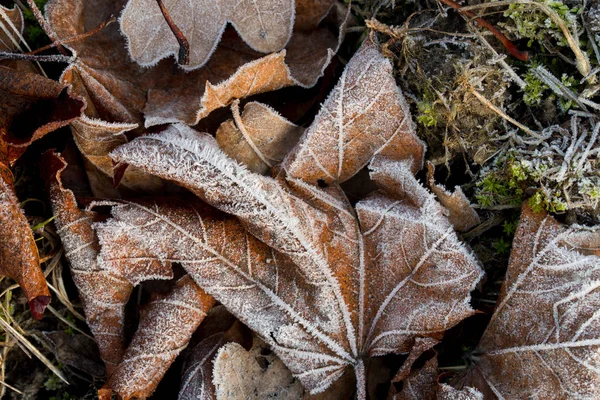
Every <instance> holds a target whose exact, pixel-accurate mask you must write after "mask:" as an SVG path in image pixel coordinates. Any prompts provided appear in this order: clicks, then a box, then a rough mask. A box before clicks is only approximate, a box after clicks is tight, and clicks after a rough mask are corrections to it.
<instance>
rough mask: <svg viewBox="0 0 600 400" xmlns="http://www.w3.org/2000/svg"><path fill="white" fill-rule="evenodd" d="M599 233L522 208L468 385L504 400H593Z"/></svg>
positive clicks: (597, 384)
mask: <svg viewBox="0 0 600 400" xmlns="http://www.w3.org/2000/svg"><path fill="white" fill-rule="evenodd" d="M599 250H600V232H599V230H598V228H597V227H595V228H587V227H582V226H577V225H575V226H571V227H567V226H565V225H562V224H561V223H559V222H558V221H556V220H555V219H554V218H552V217H551V216H550V215H548V214H547V213H545V212H544V213H534V212H533V210H532V209H531V208H529V206H527V205H525V206H524V207H523V210H522V215H521V221H520V223H519V227H518V228H517V232H516V234H515V239H514V241H513V249H512V252H511V258H510V262H509V266H508V270H507V272H506V278H505V281H504V283H503V285H502V289H501V292H500V297H499V298H498V303H497V306H496V310H495V311H494V315H493V316H492V319H491V321H490V323H489V325H488V327H487V329H486V331H485V332H484V334H483V337H482V339H481V341H480V343H479V345H478V346H477V348H476V349H475V351H474V354H473V357H472V358H473V361H474V363H475V365H474V367H473V368H472V369H471V370H470V377H469V379H470V380H471V381H469V382H467V383H468V384H469V385H473V386H475V387H477V388H478V389H479V390H480V391H481V392H483V393H489V392H493V393H494V394H495V395H496V396H497V397H501V398H505V399H522V398H532V397H537V398H544V399H564V398H598V396H600V374H599V373H598V370H599V368H598V362H599V361H598V349H599V346H600V338H599V337H600V319H599V318H598V316H599V315H600V313H599V312H598V309H599V307H600V291H599V290H598V287H599V283H598V282H600V279H599V278H600V275H599V274H600V258H599V257H600V252H599Z"/></svg>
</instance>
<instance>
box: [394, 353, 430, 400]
mask: <svg viewBox="0 0 600 400" xmlns="http://www.w3.org/2000/svg"><path fill="white" fill-rule="evenodd" d="M437 378H438V362H437V357H433V358H432V359H430V360H427V362H426V363H425V365H424V366H423V367H422V368H419V369H418V370H416V371H414V372H412V373H411V374H410V375H409V376H407V377H406V378H405V379H404V380H403V381H402V390H401V391H400V393H397V394H395V395H394V396H393V397H392V399H393V400H422V399H435V398H436V389H437Z"/></svg>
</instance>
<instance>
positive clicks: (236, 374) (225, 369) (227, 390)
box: [213, 339, 304, 400]
mask: <svg viewBox="0 0 600 400" xmlns="http://www.w3.org/2000/svg"><path fill="white" fill-rule="evenodd" d="M265 352H267V354H266V355H265ZM213 382H214V385H215V389H216V390H215V393H216V398H217V399H219V400H238V399H246V400H252V399H256V400H259V399H283V400H296V399H301V398H302V396H303V394H304V388H303V387H302V385H301V384H300V382H299V381H298V380H297V379H295V378H294V377H293V376H292V373H291V372H290V370H289V369H287V368H286V366H285V365H284V364H283V363H282V362H281V360H280V359H279V358H277V356H275V355H274V354H272V353H271V354H268V349H267V346H266V344H265V343H263V342H262V341H261V340H260V339H256V340H255V343H254V345H253V346H252V349H250V350H249V351H246V349H244V348H243V347H242V346H241V345H240V344H238V343H227V344H226V345H224V346H223V347H221V348H220V349H219V351H218V353H217V355H216V357H215V359H214V368H213Z"/></svg>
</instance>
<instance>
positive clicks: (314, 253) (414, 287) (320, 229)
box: [103, 125, 481, 394]
mask: <svg viewBox="0 0 600 400" xmlns="http://www.w3.org/2000/svg"><path fill="white" fill-rule="evenodd" d="M111 157H113V158H114V159H115V161H117V162H123V163H127V164H131V165H133V166H137V167H139V168H143V169H144V170H145V171H147V172H150V173H152V174H156V175H157V176H159V177H161V178H163V179H168V180H171V181H174V182H177V183H179V184H180V185H182V186H185V187H186V188H188V189H190V190H191V191H192V192H193V193H195V194H196V195H198V196H199V197H201V198H202V199H203V200H205V201H206V202H208V203H210V204H211V205H213V206H215V207H217V208H219V209H220V210H222V211H225V212H227V213H230V214H234V215H236V216H237V217H238V218H239V220H240V222H241V223H242V224H243V226H244V227H246V228H247V229H248V230H249V231H250V232H251V233H252V234H253V235H254V236H255V237H257V238H258V239H260V240H261V241H262V242H258V241H255V240H253V237H252V236H250V235H248V234H246V233H245V232H244V231H243V229H242V227H241V226H239V227H238V228H234V226H235V225H232V224H233V222H227V224H228V228H227V229H226V231H227V232H229V235H228V236H227V239H225V238H224V237H223V236H219V235H218V234H216V233H212V230H214V229H215V228H212V225H213V224H214V223H210V224H209V222H210V220H208V222H207V219H206V218H204V217H203V214H202V213H201V212H195V213H193V214H191V216H189V217H185V215H186V214H190V212H189V211H188V212H184V211H183V210H180V211H178V212H177V213H175V212H170V211H169V213H168V218H167V217H165V216H162V217H159V215H165V213H166V211H160V210H155V211H153V212H151V213H150V212H148V211H145V214H146V215H145V217H144V218H141V217H142V215H143V213H142V211H143V210H136V211H129V212H131V213H134V214H133V215H136V214H137V215H140V217H139V218H133V217H126V214H125V213H124V212H125V208H124V207H121V208H118V209H116V211H114V209H113V215H115V216H116V217H118V218H119V219H120V220H121V221H122V222H121V223H120V224H121V225H119V226H121V230H122V231H123V232H124V233H125V234H127V235H129V236H130V237H132V239H131V240H134V241H136V242H140V243H145V245H146V247H147V251H148V252H149V253H151V254H154V255H155V258H156V259H159V260H168V259H173V258H174V259H177V260H179V262H180V263H181V264H182V265H183V267H184V268H185V269H186V270H187V271H188V272H189V273H190V275H191V276H192V277H193V278H194V280H195V281H196V282H197V283H198V284H199V285H200V286H201V287H202V288H204V289H205V290H206V291H207V292H208V293H210V294H211V295H213V296H215V298H217V300H219V301H220V302H221V303H223V304H224V305H225V306H226V307H227V308H228V309H229V310H230V311H231V312H232V313H233V314H234V315H236V316H237V317H238V318H240V320H242V321H243V322H244V323H245V324H246V325H248V326H249V327H250V328H251V329H252V330H254V331H255V332H257V333H259V334H260V336H261V337H262V338H263V339H264V340H265V341H266V342H267V343H268V344H269V345H270V346H271V347H272V348H273V349H274V351H275V352H276V353H277V355H278V356H279V357H280V358H281V359H282V361H283V362H284V363H285V364H286V365H287V366H288V368H290V370H291V371H292V372H293V373H294V375H295V376H296V377H297V378H299V379H300V381H301V382H302V383H303V385H304V386H305V387H306V388H307V389H309V390H311V391H312V392H313V393H318V392H320V391H323V390H324V389H326V388H327V387H328V386H329V385H330V384H331V383H332V382H333V381H335V380H337V379H338V378H339V377H340V376H341V375H342V374H343V373H344V371H345V369H346V367H348V366H354V368H355V370H356V374H357V377H358V379H359V394H360V393H362V392H361V391H362V389H363V388H364V386H363V385H364V375H363V374H364V370H363V361H362V360H363V358H364V357H368V356H372V355H381V354H387V353H391V352H406V351H408V350H409V349H410V347H411V346H412V344H413V342H414V339H415V337H417V336H429V337H434V338H439V337H440V336H441V334H442V333H443V332H444V331H445V330H446V329H448V328H450V327H451V326H453V325H455V324H456V323H457V322H459V321H460V320H461V319H462V318H465V317H466V316H468V315H471V314H472V312H473V310H472V309H471V308H470V307H469V292H470V290H471V289H472V288H473V286H474V285H475V284H476V282H477V281H478V280H479V278H480V276H481V270H480V268H479V266H478V265H477V263H476V262H475V260H474V259H473V257H472V256H471V255H470V253H469V252H468V250H467V249H466V248H465V247H464V246H463V245H461V244H460V242H459V241H458V239H457V237H456V235H455V234H454V230H453V228H452V226H451V225H450V223H449V222H448V221H447V220H445V219H444V217H443V215H442V214H441V210H442V207H441V206H439V205H437V203H435V199H434V198H433V196H432V195H431V194H430V193H429V192H427V190H426V189H424V188H421V190H422V191H423V192H424V196H425V198H424V200H423V205H415V204H413V203H409V202H408V201H406V202H403V201H402V200H400V199H394V198H390V197H385V196H383V195H382V194H378V195H376V197H373V198H371V199H369V200H368V201H365V202H361V203H359V204H358V205H357V209H358V213H359V216H360V225H359V222H358V220H357V218H356V216H355V213H354V211H353V210H352V208H351V207H350V205H349V203H348V201H347V199H346V198H345V196H344V195H343V193H342V192H341V190H340V189H339V188H338V187H337V186H335V185H333V186H330V187H328V188H324V189H321V188H318V187H316V186H312V185H309V184H307V183H305V182H303V181H301V180H297V179H289V180H288V181H286V180H285V179H284V177H283V176H280V177H279V178H278V179H277V180H276V179H273V178H270V177H265V176H261V175H258V174H254V173H251V172H249V171H248V170H247V169H245V168H244V167H242V166H240V165H239V164H238V163H236V162H235V161H234V160H232V159H230V158H228V157H227V156H226V155H225V154H224V153H223V152H222V151H221V150H220V149H219V147H218V145H217V143H216V141H215V139H214V138H212V137H211V136H209V135H207V134H199V133H197V132H195V131H193V130H191V129H190V128H188V127H186V126H183V125H176V126H171V127H169V128H168V129H166V130H165V131H164V132H162V133H161V134H158V135H151V136H145V137H142V138H138V139H136V140H134V141H133V142H131V143H129V144H126V145H124V146H121V147H119V148H118V149H116V150H115V151H113V153H111ZM390 165H392V166H395V167H393V168H396V169H397V170H398V171H399V175H400V176H402V177H404V178H405V179H406V180H410V179H412V181H410V183H411V184H412V185H413V186H415V187H418V186H419V184H418V182H417V181H416V179H415V178H414V176H413V175H412V173H411V170H410V167H409V165H410V162H405V163H401V162H398V163H397V164H390ZM120 213H123V215H120ZM194 215H195V216H196V218H197V219H198V220H199V219H200V217H202V223H199V222H194V217H193V216H194ZM161 219H162V222H161V221H160V220H161ZM175 221H183V223H185V227H184V226H182V225H181V224H182V222H177V224H176V225H174V223H175ZM115 224H116V222H115ZM405 224H406V226H404V225H405ZM146 226H148V228H146ZM161 226H162V227H161ZM198 226H202V228H199V227H198ZM220 226H221V225H219V227H220ZM168 227H170V228H168ZM361 228H362V230H361ZM201 229H202V230H201ZM220 229H225V225H224V224H223V227H222V228H220ZM234 229H237V230H239V233H238V234H237V235H239V236H240V239H236V237H235V236H233V235H234V232H236V230H234ZM380 236H384V238H380ZM213 237H223V240H222V241H223V242H225V241H226V242H228V243H229V245H228V246H229V247H228V249H237V250H236V251H237V253H231V254H232V256H233V255H235V258H234V259H233V260H234V261H235V262H227V263H226V262H225V260H222V258H221V257H218V258H217V257H216V255H210V254H211V253H210V251H212V254H214V253H215V251H214V250H211V248H214V247H215V244H212V243H216V244H218V245H219V246H222V242H214V241H215V239H214V238H213ZM398 237H401V238H404V240H405V242H404V243H406V247H405V246H404V245H403V244H402V243H403V242H402V241H395V240H394V238H398ZM379 241H381V243H386V244H387V246H384V245H383V244H382V245H381V246H379V245H378V242H379ZM392 242H393V243H392ZM192 243H196V245H195V246H192ZM205 243H207V244H208V246H207V245H206V244H205ZM236 243H240V244H236ZM263 243H264V244H263ZM266 245H268V246H270V247H271V248H272V249H274V250H275V251H272V250H270V249H269V247H267V246H266ZM105 246H111V244H110V242H108V241H107V242H106V244H105ZM261 246H262V247H261ZM192 249H193V250H192ZM409 249H410V250H409ZM217 250H218V251H217V254H220V253H222V250H219V247H217ZM103 251H104V249H103ZM108 251H110V250H108ZM230 251H233V250H230ZM194 252H198V254H195V253H194ZM205 252H209V253H208V254H206V255H204V254H205ZM280 253H282V254H284V255H286V256H287V257H284V256H282V254H280ZM209 255H210V256H209ZM288 257H289V259H288ZM205 260H206V261H205ZM243 260H246V261H245V262H244V261H243ZM250 260H251V261H250ZM389 260H395V261H396V262H395V263H393V264H391V263H390V261H389ZM397 260H402V262H401V263H398V262H397ZM290 261H293V262H294V263H295V265H292V264H290ZM372 261H376V264H372V263H371V262H372ZM206 262H209V263H210V267H208V266H207V265H205V263H206ZM433 288H436V289H437V288H439V290H434V289H433ZM363 394H364V393H363Z"/></svg>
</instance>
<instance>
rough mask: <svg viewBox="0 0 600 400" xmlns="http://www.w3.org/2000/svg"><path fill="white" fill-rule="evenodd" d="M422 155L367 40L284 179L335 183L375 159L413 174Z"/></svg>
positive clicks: (388, 75) (387, 71)
mask: <svg viewBox="0 0 600 400" xmlns="http://www.w3.org/2000/svg"><path fill="white" fill-rule="evenodd" d="M424 152H425V146H424V144H423V143H422V142H421V141H420V140H419V139H418V138H417V136H416V135H415V128H414V125H413V123H412V121H411V117H410V112H409V109H408V104H407V103H406V100H405V99H404V97H403V96H402V94H401V93H400V91H399V90H398V88H397V87H396V82H395V79H394V76H393V74H392V64H391V63H390V62H389V61H388V60H386V59H385V58H384V57H383V56H382V55H381V54H380V53H379V50H378V48H377V45H376V44H375V43H374V42H373V41H371V40H370V39H367V40H365V42H364V43H363V45H362V47H361V48H360V49H359V50H358V52H357V53H356V54H355V55H354V56H353V57H352V59H351V61H350V62H349V63H348V65H347V67H346V69H345V70H344V72H343V74H342V76H341V78H340V81H339V82H338V84H337V85H336V87H335V88H334V89H333V91H332V92H331V93H330V95H329V98H328V99H327V101H326V102H325V104H324V105H323V107H322V108H321V110H320V111H319V114H318V115H317V116H316V118H315V121H314V122H313V123H312V125H311V126H310V127H309V128H308V129H307V130H306V133H305V134H304V135H303V137H302V139H301V140H300V142H299V143H298V145H297V146H296V147H295V148H294V150H293V151H292V152H291V153H290V154H289V155H288V156H287V157H286V160H285V162H284V168H285V170H286V172H287V174H288V175H289V176H291V177H293V178H299V179H302V180H304V181H306V182H309V183H313V184H314V183H316V182H317V181H319V180H321V181H323V182H325V183H332V182H337V183H341V182H344V181H346V180H348V179H349V178H351V177H352V176H353V175H354V174H356V173H357V172H358V171H359V170H360V169H362V168H363V167H364V166H365V165H367V164H368V162H369V161H370V160H371V158H372V157H373V156H374V155H375V154H381V155H389V156H390V157H394V158H398V159H410V160H413V162H412V168H413V172H416V171H418V170H419V169H421V167H422V165H423V155H424Z"/></svg>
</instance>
